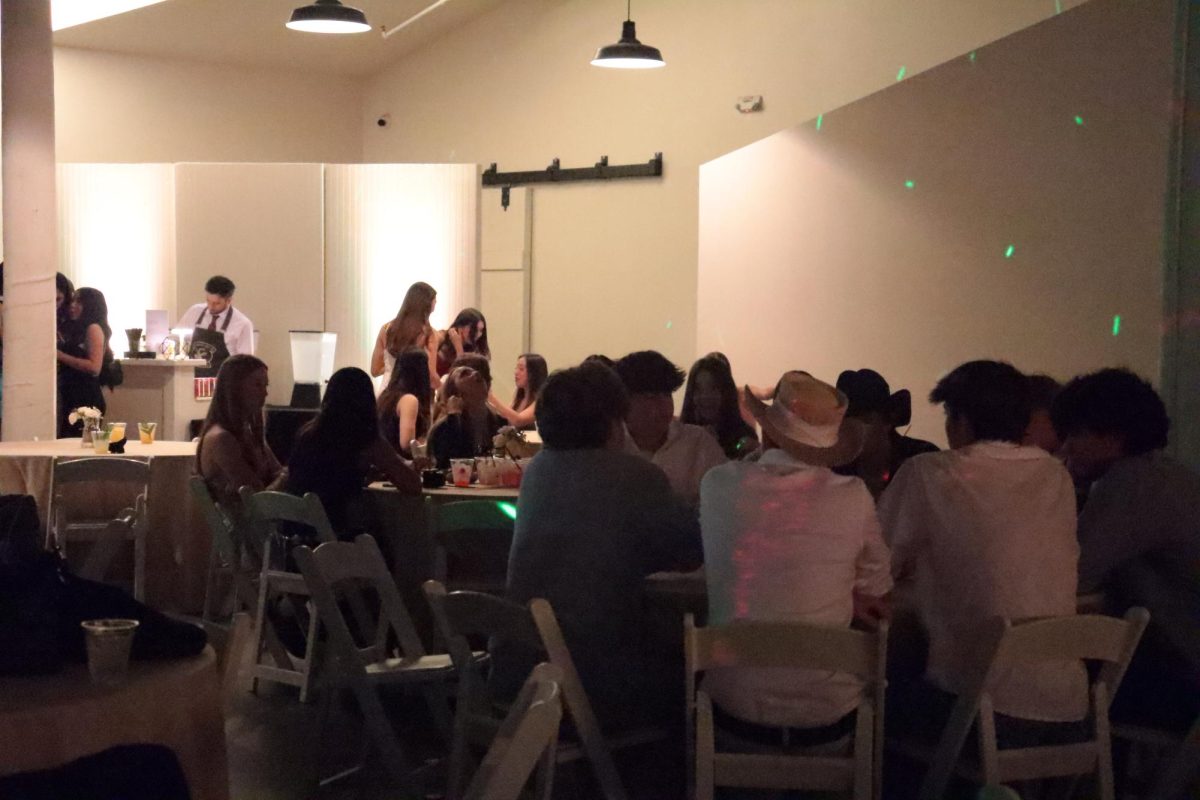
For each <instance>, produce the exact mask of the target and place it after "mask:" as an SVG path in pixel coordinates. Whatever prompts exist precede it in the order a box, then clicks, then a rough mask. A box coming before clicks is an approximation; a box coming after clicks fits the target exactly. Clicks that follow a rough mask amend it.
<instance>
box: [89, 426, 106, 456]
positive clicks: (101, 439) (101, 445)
mask: <svg viewBox="0 0 1200 800" xmlns="http://www.w3.org/2000/svg"><path fill="white" fill-rule="evenodd" d="M92 447H93V448H94V451H95V453H96V455H98V456H100V455H104V454H105V453H107V452H108V431H96V432H95V433H93V434H92Z"/></svg>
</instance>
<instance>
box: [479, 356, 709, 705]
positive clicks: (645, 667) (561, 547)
mask: <svg viewBox="0 0 1200 800" xmlns="http://www.w3.org/2000/svg"><path fill="white" fill-rule="evenodd" d="M627 402H628V400H627V398H626V396H625V390H624V389H623V388H622V386H621V382H620V380H619V379H618V378H617V376H616V375H614V374H613V372H612V370H610V369H608V368H607V367H604V366H602V365H600V364H594V363H589V364H583V365H581V366H578V367H574V368H572V369H568V370H560V371H557V372H555V373H554V374H552V375H551V376H550V378H549V380H547V381H546V385H545V387H544V388H543V389H542V395H541V398H540V399H539V400H538V408H537V423H538V430H539V431H540V432H541V434H542V440H543V442H544V448H543V450H542V451H541V452H540V453H538V455H537V456H535V457H534V459H533V461H532V462H530V464H529V467H528V468H527V469H526V470H525V475H524V478H523V479H522V481H521V496H520V499H519V500H518V502H517V522H516V532H515V534H514V537H513V543H512V550H511V553H510V555H509V562H508V596H509V597H510V598H511V599H513V600H515V601H517V602H520V603H525V602H527V601H529V600H530V599H532V598H534V597H544V598H546V599H547V600H549V601H550V604H551V605H552V606H553V607H554V612H555V614H556V615H557V616H558V619H559V622H560V623H561V625H562V628H563V635H564V636H565V637H566V642H567V646H568V647H569V648H570V650H571V656H572V658H573V659H574V661H575V666H576V667H577V668H578V670H579V674H580V678H581V679H582V681H583V686H584V689H585V690H586V691H587V694H588V698H589V699H590V700H591V703H592V706H593V708H594V709H595V711H596V714H597V716H598V717H599V719H600V722H601V725H603V726H605V727H621V726H623V725H626V724H633V723H635V722H646V721H651V720H653V721H657V722H664V723H668V724H669V723H674V722H675V721H676V720H677V719H679V715H680V714H682V707H681V705H680V703H681V701H682V699H683V687H682V676H683V663H682V658H681V653H679V652H678V650H677V649H672V648H671V647H670V646H669V644H668V643H664V642H659V641H657V640H656V639H655V638H654V637H653V635H652V627H651V626H650V625H648V624H647V611H646V609H645V606H644V603H643V599H644V598H643V588H642V584H643V580H644V579H645V577H646V576H647V575H649V574H651V573H653V572H659V571H662V570H676V569H678V570H690V569H695V568H696V567H698V566H699V565H700V563H701V549H700V530H699V525H698V524H697V522H696V517H695V514H694V513H693V512H692V511H691V510H690V509H689V508H687V506H685V505H684V504H683V502H682V501H680V500H679V498H678V497H676V496H675V495H674V494H673V493H672V492H671V488H670V486H669V485H668V483H667V479H666V478H665V477H664V476H663V474H662V471H661V470H659V469H656V468H655V467H653V466H652V465H650V464H648V463H646V461H645V460H643V459H641V458H638V457H637V456H634V455H631V454H629V453H626V452H624V444H625V438H624V437H625V429H624V426H623V425H622V420H623V419H624V416H625V407H626V404H627ZM676 645H677V643H676ZM494 657H495V663H496V673H495V675H494V678H495V679H496V680H497V681H498V683H499V685H500V686H502V687H505V688H507V689H508V690H511V691H513V692H515V691H516V689H517V688H518V687H519V686H520V684H521V681H523V680H524V679H525V677H526V675H528V671H529V669H530V668H532V666H533V664H534V663H536V660H537V655H536V654H532V653H522V654H518V653H515V652H514V651H512V650H506V649H504V648H501V649H500V650H499V651H498V652H494Z"/></svg>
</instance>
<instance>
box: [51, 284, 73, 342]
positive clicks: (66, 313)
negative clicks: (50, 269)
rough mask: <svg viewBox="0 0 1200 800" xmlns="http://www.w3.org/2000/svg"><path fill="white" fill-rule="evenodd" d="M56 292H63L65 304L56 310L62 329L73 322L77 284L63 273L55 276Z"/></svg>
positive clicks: (59, 325) (56, 317)
mask: <svg viewBox="0 0 1200 800" xmlns="http://www.w3.org/2000/svg"><path fill="white" fill-rule="evenodd" d="M54 291H55V292H56V293H57V292H62V296H63V304H62V305H61V306H58V307H57V308H56V309H55V310H54V317H55V320H56V322H57V323H58V327H59V328H60V329H61V328H62V327H63V326H64V325H66V324H67V323H68V322H69V321H70V320H71V299H72V298H73V297H74V296H75V284H73V283H71V279H70V278H68V277H67V276H66V275H63V274H62V273H61V272H58V273H55V275H54Z"/></svg>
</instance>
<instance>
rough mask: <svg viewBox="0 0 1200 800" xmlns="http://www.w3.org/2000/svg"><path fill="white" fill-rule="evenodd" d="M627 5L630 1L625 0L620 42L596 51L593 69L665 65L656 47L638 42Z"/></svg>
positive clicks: (646, 67)
mask: <svg viewBox="0 0 1200 800" xmlns="http://www.w3.org/2000/svg"><path fill="white" fill-rule="evenodd" d="M629 3H630V0H626V3H625V22H624V23H623V24H622V25H621V41H619V42H617V43H616V44H606V45H604V47H601V48H600V49H599V50H597V51H596V57H595V58H593V59H592V66H593V67H608V68H610V69H654V68H656V67H665V66H666V65H667V62H665V61H663V57H662V53H660V52H659V50H658V48H657V47H651V46H650V45H648V44H642V43H641V42H639V41H638V39H637V31H636V29H635V27H634V22H633V20H632V19H630V9H629Z"/></svg>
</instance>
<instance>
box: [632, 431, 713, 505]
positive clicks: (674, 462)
mask: <svg viewBox="0 0 1200 800" xmlns="http://www.w3.org/2000/svg"><path fill="white" fill-rule="evenodd" d="M625 445H626V450H627V451H628V452H629V453H632V454H634V455H639V456H641V457H642V458H644V459H646V460H647V461H650V462H651V463H653V464H654V465H655V466H657V467H659V468H660V469H661V470H662V471H663V472H665V473H666V474H667V480H668V481H670V483H671V489H672V490H674V492H675V494H677V495H679V496H680V497H682V498H683V499H684V500H686V501H687V502H688V503H689V504H691V505H692V506H693V507H694V506H696V504H697V503H699V502H700V480H701V479H702V478H703V477H704V473H706V472H708V471H709V470H710V469H712V468H713V467H715V466H717V465H718V464H724V463H725V461H726V460H727V459H726V458H725V451H724V450H722V449H721V445H720V443H718V442H717V440H716V437H714V436H713V435H712V434H711V433H709V432H708V431H707V430H705V429H704V428H702V427H700V426H699V425H685V424H684V423H682V422H680V421H679V420H678V419H673V420H671V427H670V428H668V429H667V440H666V441H665V442H664V443H663V446H662V447H660V448H658V449H657V450H655V451H654V452H650V451H649V450H642V449H641V448H640V447H638V446H637V443H636V442H634V441H633V437H632V436H629V435H628V434H626V436H625Z"/></svg>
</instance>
